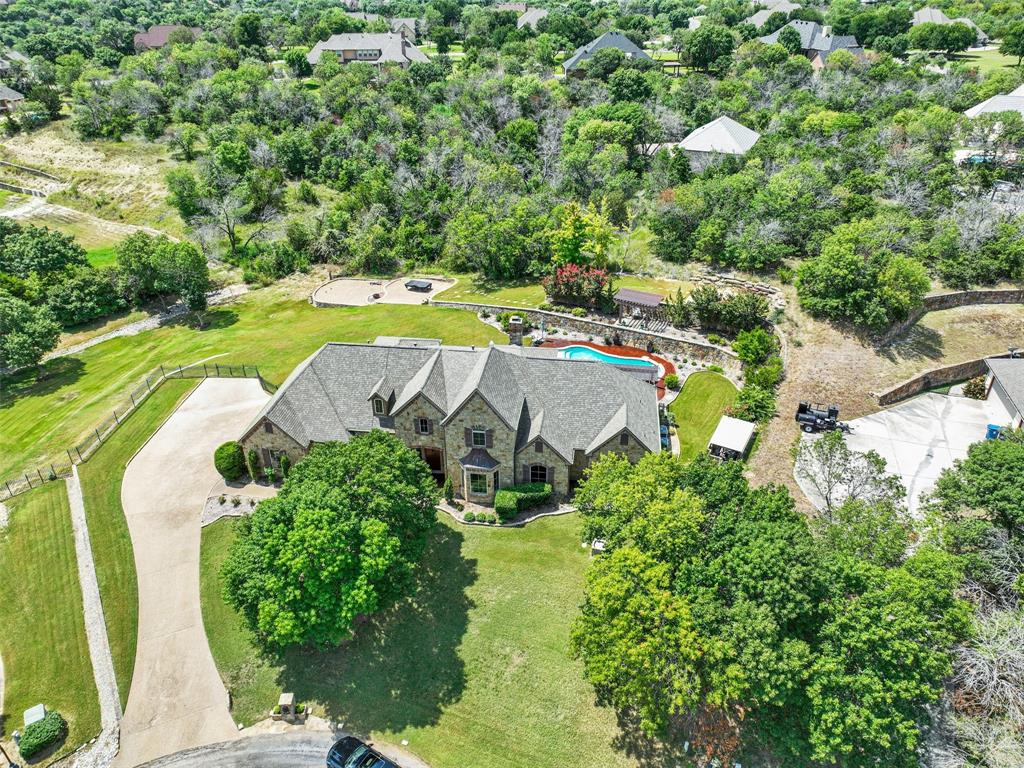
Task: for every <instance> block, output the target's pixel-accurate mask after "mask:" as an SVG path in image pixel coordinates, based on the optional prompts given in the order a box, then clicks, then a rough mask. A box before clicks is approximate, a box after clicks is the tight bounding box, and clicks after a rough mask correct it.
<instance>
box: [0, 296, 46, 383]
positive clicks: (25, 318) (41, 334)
mask: <svg viewBox="0 0 1024 768" xmlns="http://www.w3.org/2000/svg"><path fill="white" fill-rule="evenodd" d="M58 338H60V325H58V324H57V321H56V320H55V319H54V317H53V313H51V312H50V310H49V309H47V308H46V307H45V306H34V305H32V304H29V303H28V302H26V301H22V300H21V299H16V298H14V297H13V296H7V295H5V294H3V293H0V368H21V367H24V366H28V365H36V364H37V363H38V362H39V361H40V360H41V359H42V357H43V355H45V354H46V353H47V352H49V351H50V350H51V349H53V348H54V347H55V346H56V345H57V339H58Z"/></svg>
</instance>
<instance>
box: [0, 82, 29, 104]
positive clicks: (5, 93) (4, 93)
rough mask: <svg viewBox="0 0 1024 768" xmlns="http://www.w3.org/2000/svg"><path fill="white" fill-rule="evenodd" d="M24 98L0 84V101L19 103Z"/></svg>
mask: <svg viewBox="0 0 1024 768" xmlns="http://www.w3.org/2000/svg"><path fill="white" fill-rule="evenodd" d="M24 98H25V97H24V96H22V95H21V94H20V93H18V92H17V91H16V90H14V89H13V88H8V87H7V86H6V85H4V84H3V83H0V101H21V100H22V99H24Z"/></svg>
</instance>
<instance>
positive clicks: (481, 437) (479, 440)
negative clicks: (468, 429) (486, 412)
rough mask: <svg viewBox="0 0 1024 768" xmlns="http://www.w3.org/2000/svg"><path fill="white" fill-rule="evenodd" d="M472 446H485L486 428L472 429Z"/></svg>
mask: <svg viewBox="0 0 1024 768" xmlns="http://www.w3.org/2000/svg"><path fill="white" fill-rule="evenodd" d="M473 446H474V447H476V448H486V447H487V430H484V429H474V430H473Z"/></svg>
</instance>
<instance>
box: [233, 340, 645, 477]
mask: <svg viewBox="0 0 1024 768" xmlns="http://www.w3.org/2000/svg"><path fill="white" fill-rule="evenodd" d="M382 386H383V387H385V388H388V389H390V388H393V389H394V391H395V392H396V397H395V402H394V406H393V407H392V411H391V413H392V415H395V414H397V413H398V412H399V411H400V410H401V409H402V408H403V407H405V406H406V405H408V404H409V403H410V402H412V400H413V399H414V398H415V397H416V396H417V395H419V394H423V395H424V396H425V397H427V398H428V399H429V400H430V401H431V402H432V403H434V405H435V406H437V407H438V408H439V409H440V410H441V411H442V413H443V414H444V416H443V418H445V419H447V418H450V417H451V416H452V415H454V414H455V413H456V412H457V410H458V409H459V408H460V407H461V406H462V405H464V404H465V403H466V402H467V401H468V400H469V399H470V398H471V397H473V396H474V395H479V396H481V397H483V398H484V399H485V400H486V401H487V402H488V403H489V404H490V405H491V407H492V408H493V409H494V410H495V412H496V413H497V414H498V416H499V417H500V418H502V419H504V420H505V421H506V422H507V423H508V424H509V425H510V426H511V428H512V429H513V430H515V431H516V442H517V448H522V447H524V446H526V445H528V444H529V443H530V442H532V441H533V440H535V439H536V438H538V437H539V438H541V439H542V440H543V441H544V442H545V443H547V444H548V445H549V446H551V448H553V449H554V450H555V451H557V452H558V453H559V454H560V455H561V456H562V458H564V459H565V460H566V461H568V462H571V461H572V460H573V454H574V452H575V451H576V450H583V451H585V452H587V453H590V452H591V451H593V450H595V449H597V448H599V447H601V446H602V445H603V444H604V443H606V442H607V441H608V440H610V439H612V438H613V437H615V436H616V435H617V434H619V433H620V432H621V431H622V430H624V429H625V430H628V431H629V432H630V433H632V434H633V436H634V437H635V438H636V439H637V440H639V441H640V442H641V443H642V444H643V445H645V446H646V447H647V448H648V449H650V450H652V451H657V450H659V448H660V439H659V432H658V406H657V394H656V390H655V389H654V387H652V386H651V385H650V384H648V383H646V382H644V381H641V380H640V379H638V378H636V377H634V376H631V375H630V374H628V373H626V372H624V371H620V370H618V369H617V368H614V367H613V366H610V365H606V364H604V363H600V362H596V361H590V360H567V359H563V358H560V357H558V352H557V350H553V349H533V348H529V347H525V348H524V347H514V346H489V347H480V348H470V347H433V348H430V347H399V346H389V345H376V344H340V343H332V344H326V345H324V346H323V347H321V348H320V349H319V350H318V351H317V352H316V353H314V354H313V355H312V356H311V357H310V358H308V359H307V360H306V361H305V362H303V363H302V364H300V365H299V366H298V367H297V368H296V369H295V370H294V371H293V372H292V374H291V375H290V376H289V377H288V379H287V380H286V381H285V382H284V383H283V384H282V385H281V387H280V389H279V390H278V391H277V393H276V394H275V395H274V397H273V398H271V400H270V402H268V403H267V405H266V406H265V407H264V408H263V410H262V411H261V412H260V414H259V415H258V416H257V417H256V419H255V420H254V421H253V423H252V424H251V425H250V427H249V429H248V430H246V433H248V432H250V431H251V430H252V429H254V428H255V427H256V426H257V425H259V423H260V422H261V421H262V420H263V418H264V417H266V418H267V419H268V420H269V421H271V422H272V423H274V424H275V425H276V426H278V427H279V428H280V429H281V430H282V431H284V432H285V433H286V434H288V435H290V436H291V437H292V438H294V439H295V440H296V442H298V443H300V444H301V445H303V446H308V445H309V444H310V443H311V442H325V441H328V440H341V441H345V440H347V439H348V438H349V436H350V434H351V433H353V432H366V431H369V430H371V429H373V428H374V427H377V426H381V422H380V419H379V418H378V417H376V416H374V414H373V409H372V407H371V405H370V404H369V403H368V402H367V400H368V399H369V397H370V396H371V395H372V394H373V393H374V392H375V391H379V390H380V389H381V387H382Z"/></svg>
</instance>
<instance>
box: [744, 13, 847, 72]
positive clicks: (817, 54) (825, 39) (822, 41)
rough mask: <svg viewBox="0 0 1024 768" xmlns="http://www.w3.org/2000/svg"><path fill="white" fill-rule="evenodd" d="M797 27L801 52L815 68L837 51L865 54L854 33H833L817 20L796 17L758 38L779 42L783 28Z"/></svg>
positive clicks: (767, 42)
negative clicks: (783, 25) (804, 19)
mask: <svg viewBox="0 0 1024 768" xmlns="http://www.w3.org/2000/svg"><path fill="white" fill-rule="evenodd" d="M787 28H789V29H795V30H796V31H797V32H798V33H799V34H800V52H801V53H803V54H804V55H805V56H806V57H807V58H809V59H810V60H811V65H812V66H813V67H814V68H815V69H821V68H822V67H824V66H825V61H826V60H827V59H828V57H829V56H830V55H832V54H833V53H835V52H836V51H849V52H850V53H852V54H853V55H854V56H858V57H860V56H863V55H864V49H863V48H861V46H860V44H859V43H858V42H857V38H856V37H854V36H853V35H833V34H831V33H830V32H828V31H827V30H826V29H825V28H824V27H822V26H821V24H818V23H817V22H816V21H802V20H799V19H794V20H793V21H791V22H789V23H788V24H786V26H785V27H782V28H781V29H777V30H776V31H774V32H772V33H771V34H770V35H766V36H764V37H759V38H757V39H758V40H760V41H761V42H762V43H766V44H769V43H777V42H779V35H780V34H782V30H783V29H787Z"/></svg>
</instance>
